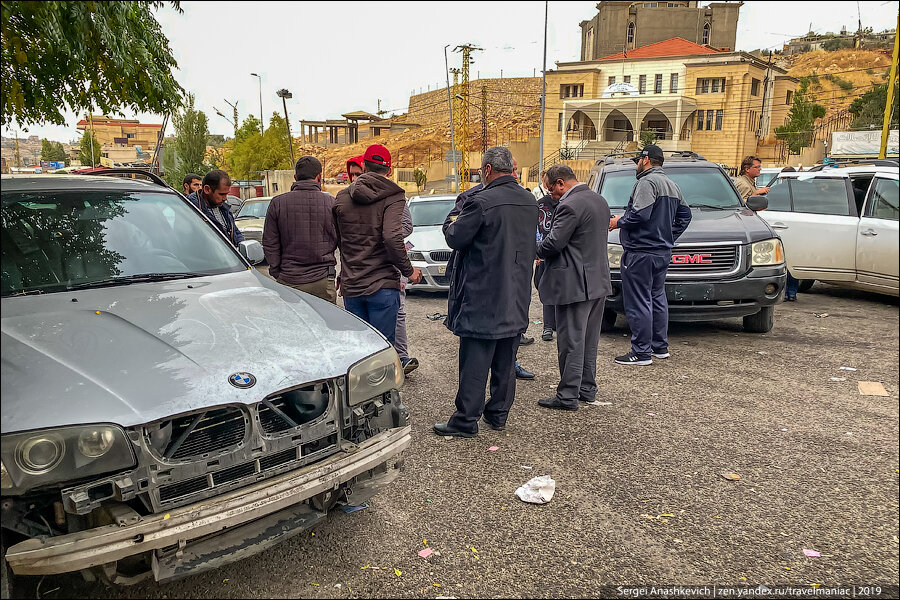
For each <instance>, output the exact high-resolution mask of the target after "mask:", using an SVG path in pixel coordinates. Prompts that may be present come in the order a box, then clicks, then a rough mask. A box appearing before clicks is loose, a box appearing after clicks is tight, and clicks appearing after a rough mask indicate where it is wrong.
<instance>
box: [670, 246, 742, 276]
mask: <svg viewBox="0 0 900 600" xmlns="http://www.w3.org/2000/svg"><path fill="white" fill-rule="evenodd" d="M738 248H739V246H676V247H675V248H674V249H672V262H671V263H670V264H669V273H673V274H680V273H684V274H718V273H730V272H731V271H733V270H734V269H735V268H736V267H737V263H738Z"/></svg>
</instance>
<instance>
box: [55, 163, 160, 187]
mask: <svg viewBox="0 0 900 600" xmlns="http://www.w3.org/2000/svg"><path fill="white" fill-rule="evenodd" d="M72 172H73V173H76V174H78V175H102V176H104V177H122V178H124V179H144V180H145V181H150V182H151V183H155V184H156V185H161V186H163V187H167V188H171V186H169V184H168V183H166V181H165V180H164V179H163V178H162V177H160V176H159V175H157V174H156V173H153V172H151V171H147V170H145V169H138V168H135V167H116V168H108V169H82V170H81V171H72Z"/></svg>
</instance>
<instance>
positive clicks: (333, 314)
mask: <svg viewBox="0 0 900 600" xmlns="http://www.w3.org/2000/svg"><path fill="white" fill-rule="evenodd" d="M2 303H3V316H2V349H3V352H2V365H0V375H2V394H3V403H2V433H9V432H13V431H25V430H30V429H38V428H45V427H57V426H63V425H77V424H84V423H100V422H102V423H116V424H119V425H121V426H123V427H129V426H135V425H140V424H143V423H148V422H151V421H155V420H158V419H162V418H166V417H169V416H172V415H176V414H180V413H185V412H189V411H194V410H197V409H201V408H205V407H210V406H215V405H221V404H229V403H239V404H252V403H255V402H259V401H260V400H262V399H263V398H265V397H266V396H268V395H269V394H272V393H274V392H277V391H279V390H284V389H285V388H289V387H292V386H296V385H300V384H304V383H309V382H313V381H319V380H322V379H326V378H332V377H337V376H341V375H344V374H345V373H347V371H348V369H349V368H350V366H352V365H353V364H354V363H356V362H357V361H359V360H361V359H363V358H365V357H366V356H369V355H371V354H373V353H375V352H377V351H379V350H382V349H385V348H388V347H389V346H388V343H387V341H386V340H385V339H384V337H383V336H382V335H381V334H379V333H378V332H377V331H375V330H374V329H372V328H371V327H369V325H367V324H366V323H364V322H363V321H361V320H360V319H358V318H356V317H355V316H353V315H351V314H350V313H348V312H345V311H343V310H341V309H340V308H337V307H336V306H334V305H333V304H331V303H329V302H326V301H324V300H320V299H319V298H316V297H313V296H310V295H307V294H304V293H301V292H296V291H294V290H293V289H291V288H288V287H285V286H282V285H280V284H277V283H275V282H274V281H272V280H271V279H269V278H267V277H265V276H263V275H261V274H259V273H258V272H256V271H255V270H247V271H242V272H239V273H231V274H227V275H217V276H213V277H200V278H197V279H185V280H179V281H168V282H160V283H142V284H132V285H128V286H119V287H109V288H102V289H94V290H83V291H76V292H70V293H57V294H46V295H37V296H22V297H14V298H4V299H3V301H2ZM237 372H248V373H250V374H252V375H254V376H255V377H256V379H257V383H256V385H254V386H253V387H251V388H249V389H238V388H236V387H234V386H232V385H231V384H230V383H229V375H231V374H233V373H237Z"/></svg>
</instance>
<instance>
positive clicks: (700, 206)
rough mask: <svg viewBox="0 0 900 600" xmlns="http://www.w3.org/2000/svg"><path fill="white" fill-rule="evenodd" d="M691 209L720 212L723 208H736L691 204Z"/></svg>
mask: <svg viewBox="0 0 900 600" xmlns="http://www.w3.org/2000/svg"><path fill="white" fill-rule="evenodd" d="M690 207H691V208H710V209H712V210H722V209H725V208H738V207H737V206H713V205H712V204H691V205H690Z"/></svg>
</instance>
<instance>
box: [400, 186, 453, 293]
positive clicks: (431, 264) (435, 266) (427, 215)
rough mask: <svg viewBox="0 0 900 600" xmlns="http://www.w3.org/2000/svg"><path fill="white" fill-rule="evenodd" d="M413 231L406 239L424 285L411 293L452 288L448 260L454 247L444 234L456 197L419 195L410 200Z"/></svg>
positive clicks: (411, 258) (411, 260)
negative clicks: (451, 248)
mask: <svg viewBox="0 0 900 600" xmlns="http://www.w3.org/2000/svg"><path fill="white" fill-rule="evenodd" d="M408 203H409V212H410V214H412V222H413V232H412V235H410V236H409V237H408V238H406V248H407V250H408V252H409V260H410V262H411V263H412V266H414V267H418V268H419V269H420V270H421V271H422V283H419V284H417V285H412V284H410V285H409V286H408V287H407V289H408V290H422V291H444V290H449V289H450V280H449V279H448V278H447V261H449V260H450V248H449V247H448V246H447V242H446V241H445V240H444V232H443V231H442V229H443V225H444V221H445V220H446V219H447V215H448V214H450V211H451V210H453V206H454V205H455V204H456V196H453V195H442V196H415V197H413V198H410V199H409V201H408Z"/></svg>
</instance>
